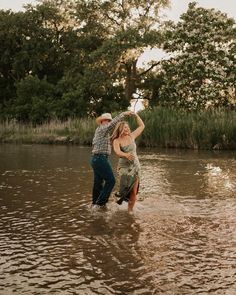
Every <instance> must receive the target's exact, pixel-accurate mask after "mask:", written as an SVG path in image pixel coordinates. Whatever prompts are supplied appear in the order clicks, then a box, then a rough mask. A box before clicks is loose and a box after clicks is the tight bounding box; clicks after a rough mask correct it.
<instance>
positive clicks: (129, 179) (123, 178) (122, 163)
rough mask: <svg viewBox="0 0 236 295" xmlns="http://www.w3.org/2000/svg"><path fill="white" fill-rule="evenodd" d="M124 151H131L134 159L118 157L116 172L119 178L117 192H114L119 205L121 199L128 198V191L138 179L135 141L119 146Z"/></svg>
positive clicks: (127, 199)
mask: <svg viewBox="0 0 236 295" xmlns="http://www.w3.org/2000/svg"><path fill="white" fill-rule="evenodd" d="M121 150H122V151H123V152H124V153H132V154H133V155H134V160H133V161H129V160H127V159H126V158H120V159H119V162H118V173H119V178H120V185H119V192H118V193H116V197H118V198H119V199H118V201H117V204H119V205H121V204H122V202H123V201H126V202H128V201H129V198H130V192H131V191H132V188H133V186H134V184H135V182H136V180H137V179H138V181H139V180H140V163H139V160H138V157H137V153H136V144H135V142H133V143H131V144H129V145H126V146H123V147H121Z"/></svg>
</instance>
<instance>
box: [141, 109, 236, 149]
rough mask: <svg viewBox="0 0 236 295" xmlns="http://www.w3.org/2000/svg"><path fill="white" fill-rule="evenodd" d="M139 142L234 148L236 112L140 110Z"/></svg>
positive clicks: (173, 146)
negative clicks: (141, 121)
mask: <svg viewBox="0 0 236 295" xmlns="http://www.w3.org/2000/svg"><path fill="white" fill-rule="evenodd" d="M141 116H142V118H143V120H144V122H145V125H146V128H145V131H144V133H143V136H142V138H141V139H140V145H144V146H149V147H153V146H161V147H171V148H191V149H235V148H236V111H233V110H231V111H230V110H228V111H226V110H204V111H198V112H193V111H191V112H190V111H186V110H182V109H174V108H161V107H159V108H155V109H153V110H146V111H143V112H142V113H141Z"/></svg>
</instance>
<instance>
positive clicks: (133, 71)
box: [125, 59, 137, 101]
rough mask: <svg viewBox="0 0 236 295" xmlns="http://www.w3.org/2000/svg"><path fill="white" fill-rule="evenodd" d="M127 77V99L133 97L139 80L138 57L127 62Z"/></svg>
mask: <svg viewBox="0 0 236 295" xmlns="http://www.w3.org/2000/svg"><path fill="white" fill-rule="evenodd" d="M125 69H126V79H125V97H126V99H127V101H130V100H131V99H132V98H133V94H134V93H135V92H136V88H137V85H136V81H137V59H136V60H134V61H132V62H129V63H126V64H125Z"/></svg>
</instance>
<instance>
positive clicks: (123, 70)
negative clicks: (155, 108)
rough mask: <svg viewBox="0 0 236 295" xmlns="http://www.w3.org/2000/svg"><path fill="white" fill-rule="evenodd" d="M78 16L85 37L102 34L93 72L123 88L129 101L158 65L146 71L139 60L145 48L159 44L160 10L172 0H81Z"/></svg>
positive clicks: (81, 31) (94, 56)
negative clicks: (143, 80)
mask: <svg viewBox="0 0 236 295" xmlns="http://www.w3.org/2000/svg"><path fill="white" fill-rule="evenodd" d="M76 3H77V16H78V19H79V20H80V21H81V28H80V33H81V34H82V35H83V36H99V37H100V40H101V41H102V43H101V45H100V46H99V47H98V48H97V50H95V51H93V52H92V54H91V55H90V59H91V61H92V63H91V69H90V72H91V73H99V76H100V77H101V78H103V82H102V81H98V83H102V84H104V82H105V81H109V87H110V85H111V84H113V85H114V84H115V85H119V86H121V87H122V88H123V93H124V96H125V99H126V103H127V104H129V102H130V99H132V98H133V94H134V93H136V92H137V89H138V88H139V87H140V86H141V79H142V76H143V75H144V74H145V73H146V72H148V71H149V70H150V69H152V68H153V67H154V65H150V68H149V69H147V70H145V71H144V72H142V70H141V69H138V68H137V62H138V58H139V57H140V55H141V54H142V53H143V52H144V50H145V48H147V47H149V46H151V47H152V46H158V44H160V40H159V37H160V34H159V33H158V23H159V17H158V15H159V11H160V9H161V8H163V7H166V6H167V5H168V4H169V1H168V0H161V1H155V0H151V1H146V0H145V1H144V0H139V1H136V0H130V1H124V0H118V1H113V0H109V1H100V0H91V1H84V0H78V1H76Z"/></svg>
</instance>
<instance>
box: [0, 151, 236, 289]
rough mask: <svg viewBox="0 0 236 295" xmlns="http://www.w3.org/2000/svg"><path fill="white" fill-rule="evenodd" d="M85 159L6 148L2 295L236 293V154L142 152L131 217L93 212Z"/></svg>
mask: <svg viewBox="0 0 236 295" xmlns="http://www.w3.org/2000/svg"><path fill="white" fill-rule="evenodd" d="M89 152H90V149H89V148H79V147H65V146H13V145H3V146H0V157H1V163H0V177H1V182H0V208H1V211H0V252H1V257H0V268H1V272H0V294H4V295H8V294H12V293H16V294H40V295H41V294H59V295H60V294H63V295H65V294H198V293H199V294H208V293H209V294H234V293H235V289H236V283H235V279H234V278H235V276H236V269H235V261H236V229H235V223H236V217H235V216H236V200H235V196H234V195H235V187H236V165H235V159H234V154H231V153H222V154H213V153H210V152H196V151H194V152H192V151H163V150H162V151H161V150H140V151H139V154H140V163H141V166H142V172H143V173H142V180H141V189H140V194H139V201H138V202H137V205H136V212H135V214H134V215H133V216H132V215H129V214H127V205H126V204H124V205H122V206H118V205H117V204H116V203H115V199H113V198H111V200H110V202H109V210H108V211H106V212H103V213H101V212H100V213H99V212H93V211H91V209H90V201H91V200H90V199H91V195H90V194H91V186H92V171H91V169H90V167H89V165H88V159H89ZM116 163H117V159H115V158H113V165H114V166H115V165H116Z"/></svg>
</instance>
